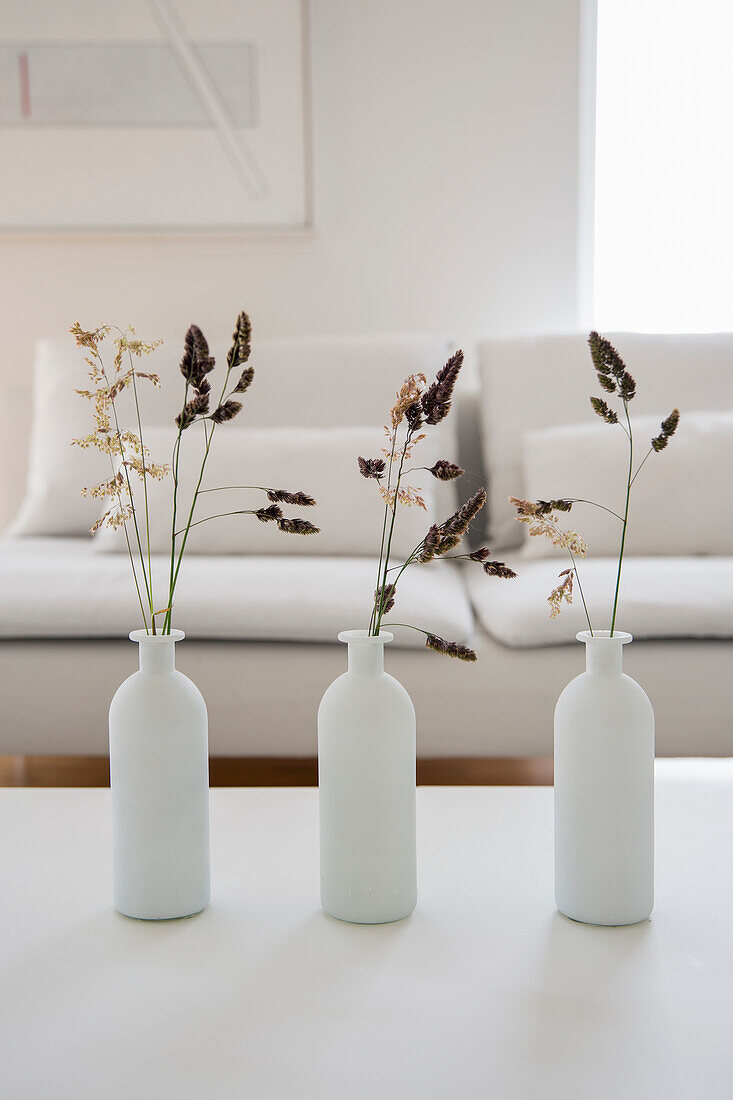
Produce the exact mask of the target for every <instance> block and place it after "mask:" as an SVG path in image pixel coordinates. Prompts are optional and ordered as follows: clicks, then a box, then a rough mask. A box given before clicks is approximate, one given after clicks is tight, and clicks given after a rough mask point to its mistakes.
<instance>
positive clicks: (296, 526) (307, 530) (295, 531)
mask: <svg viewBox="0 0 733 1100" xmlns="http://www.w3.org/2000/svg"><path fill="white" fill-rule="evenodd" d="M277 525H278V527H279V528H280V530H281V531H284V532H285V533H286V534H288V535H318V534H320V527H315V526H314V525H313V524H312V523H309V522H308V520H307V519H285V518H283V519H279V520H278V521H277Z"/></svg>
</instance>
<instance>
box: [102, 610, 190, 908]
mask: <svg viewBox="0 0 733 1100" xmlns="http://www.w3.org/2000/svg"><path fill="white" fill-rule="evenodd" d="M183 637H184V635H183V633H182V631H180V630H175V631H172V632H171V634H164V635H160V634H158V635H150V634H146V632H145V631H144V630H136V631H133V633H132V634H131V635H130V638H131V639H132V640H133V641H135V642H137V643H138V645H139V650H140V669H139V671H138V672H135V673H134V674H133V675H132V676H130V677H129V678H128V679H127V680H125V682H124V683H123V684H121V685H120V687H119V688H118V690H117V693H116V695H115V697H114V699H113V700H112V704H111V706H110V709H109V756H110V785H111V788H112V792H111V793H112V838H113V877H114V903H115V906H116V908H117V909H118V910H119V911H120V912H121V913H124V914H125V915H126V916H128V917H137V918H138V919H140V920H170V919H171V918H173V917H186V916H191V915H192V914H193V913H198V912H199V911H200V910H201V909H204V908H205V906H206V905H207V903H208V901H209V760H208V722H207V715H206V706H205V704H204V700H203V698H202V696H201V693H200V692H199V690H198V688H197V687H196V686H195V685H194V684H193V683H192V682H191V681H190V680H189V679H188V677H186V676H184V675H183V674H182V673H181V672H177V671H176V668H175V644H176V642H177V641H180V640H181V639H182V638H183Z"/></svg>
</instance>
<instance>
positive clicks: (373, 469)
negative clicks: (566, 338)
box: [358, 457, 387, 481]
mask: <svg viewBox="0 0 733 1100" xmlns="http://www.w3.org/2000/svg"><path fill="white" fill-rule="evenodd" d="M358 462H359V473H360V474H361V476H362V477H373V478H375V479H376V480H377V481H378V480H379V479H380V478H382V477H384V471H385V470H386V469H387V463H386V462H385V461H384V459H383V458H361V457H359V459H358Z"/></svg>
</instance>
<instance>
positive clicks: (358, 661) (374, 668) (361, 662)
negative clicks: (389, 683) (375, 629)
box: [348, 639, 384, 676]
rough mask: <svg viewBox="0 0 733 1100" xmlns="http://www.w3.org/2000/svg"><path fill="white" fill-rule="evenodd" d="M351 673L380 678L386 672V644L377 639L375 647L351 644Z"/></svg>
mask: <svg viewBox="0 0 733 1100" xmlns="http://www.w3.org/2000/svg"><path fill="white" fill-rule="evenodd" d="M348 654H349V672H356V673H357V674H358V675H359V676H378V675H379V673H380V672H384V643H383V642H380V641H379V640H378V639H375V643H374V645H362V644H360V643H359V642H349V646H348Z"/></svg>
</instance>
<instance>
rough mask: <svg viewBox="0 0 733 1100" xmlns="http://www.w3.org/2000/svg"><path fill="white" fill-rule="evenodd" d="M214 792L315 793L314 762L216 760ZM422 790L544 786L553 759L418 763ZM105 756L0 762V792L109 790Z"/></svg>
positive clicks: (269, 758) (303, 759) (497, 758)
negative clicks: (24, 789) (6, 789)
mask: <svg viewBox="0 0 733 1100" xmlns="http://www.w3.org/2000/svg"><path fill="white" fill-rule="evenodd" d="M209 774H210V780H211V786H212V787H314V786H315V785H316V784H317V783H318V761H317V759H316V757H315V756H306V757H300V756H261V757H235V756H214V757H212V758H211V760H210V763H209ZM417 781H418V783H419V784H421V785H423V786H544V785H548V784H551V783H552V757H551V756H535V757H518V756H517V757H509V756H493V757H488V756H487V757H480V756H476V757H463V756H447V757H430V758H422V759H419V760H418V762H417ZM108 786H109V760H108V758H107V757H106V756H0V787H108Z"/></svg>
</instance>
